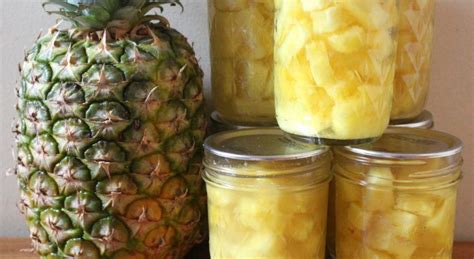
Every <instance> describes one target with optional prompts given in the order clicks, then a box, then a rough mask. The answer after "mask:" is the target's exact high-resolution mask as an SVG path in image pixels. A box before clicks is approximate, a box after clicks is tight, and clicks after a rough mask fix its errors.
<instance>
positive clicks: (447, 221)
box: [426, 191, 456, 234]
mask: <svg viewBox="0 0 474 259" xmlns="http://www.w3.org/2000/svg"><path fill="white" fill-rule="evenodd" d="M455 211H456V192H455V191H452V192H451V195H450V196H448V197H446V198H445V199H444V201H443V203H442V205H441V207H440V208H438V209H437V210H436V212H435V213H434V216H433V217H431V218H429V219H428V220H427V221H426V227H427V228H428V229H430V230H433V231H435V232H437V233H446V234H447V233H449V234H452V232H453V230H454V214H455Z"/></svg>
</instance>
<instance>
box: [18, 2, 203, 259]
mask: <svg viewBox="0 0 474 259" xmlns="http://www.w3.org/2000/svg"><path fill="white" fill-rule="evenodd" d="M163 4H171V5H175V4H178V5H181V3H179V1H178V0H47V1H45V3H44V6H46V8H49V13H55V14H59V15H60V16H62V17H63V18H64V19H66V20H69V21H70V22H71V24H72V27H71V28H70V29H68V30H61V29H59V28H58V27H57V26H56V27H53V28H52V29H50V30H49V33H48V34H47V35H45V36H43V37H40V38H39V39H38V40H37V41H36V43H35V44H34V47H33V48H32V49H31V50H30V51H28V53H27V55H26V58H25V61H24V63H23V65H22V66H21V86H20V88H19V89H18V96H19V102H18V108H17V109H18V114H19V121H18V125H17V128H16V133H17V143H18V165H17V175H18V179H19V186H20V190H21V200H20V206H19V207H20V209H21V211H22V213H23V214H24V215H25V217H26V219H27V224H28V227H29V229H30V232H31V239H32V242H33V246H34V248H35V250H36V251H37V252H38V253H39V254H40V255H41V256H43V257H45V258H64V257H66V258H180V257H182V256H184V254H185V253H186V252H187V251H188V250H189V249H190V248H191V246H192V245H193V244H195V243H196V242H197V241H199V239H200V238H201V237H202V231H203V230H204V225H205V224H202V223H203V222H202V221H203V220H202V219H204V214H205V194H204V193H205V192H204V188H203V184H202V182H201V179H200V176H199V170H200V162H201V150H200V146H201V143H202V141H203V138H204V135H205V128H206V117H205V113H204V106H203V95H202V84H203V83H202V77H203V73H202V70H201V69H200V67H199V65H198V62H197V60H196V58H195V55H194V51H193V49H192V47H191V46H190V45H189V44H188V43H187V40H186V38H185V37H184V36H182V35H181V34H180V33H179V32H177V31H176V30H174V29H172V28H170V27H169V24H168V22H167V20H166V19H165V18H164V17H162V16H159V15H155V14H153V15H150V14H149V13H150V11H151V10H152V9H154V8H160V9H161V8H162V5H163ZM53 6H58V8H54V7H53ZM51 7H53V9H51Z"/></svg>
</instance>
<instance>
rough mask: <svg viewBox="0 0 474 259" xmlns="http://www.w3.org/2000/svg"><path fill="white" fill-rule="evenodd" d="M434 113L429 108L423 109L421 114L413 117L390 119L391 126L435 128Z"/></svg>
mask: <svg viewBox="0 0 474 259" xmlns="http://www.w3.org/2000/svg"><path fill="white" fill-rule="evenodd" d="M433 126H434V121H433V114H432V113H431V112H430V111H428V110H423V111H422V112H421V113H420V115H418V116H417V117H415V118H413V119H401V120H393V121H390V125H389V127H391V128H421V129H430V128H433Z"/></svg>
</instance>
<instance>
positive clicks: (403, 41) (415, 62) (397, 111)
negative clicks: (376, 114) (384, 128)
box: [390, 0, 435, 121]
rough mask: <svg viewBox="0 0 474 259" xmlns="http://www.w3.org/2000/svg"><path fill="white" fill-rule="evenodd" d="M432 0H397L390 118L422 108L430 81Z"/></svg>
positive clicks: (408, 115)
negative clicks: (395, 53)
mask: <svg viewBox="0 0 474 259" xmlns="http://www.w3.org/2000/svg"><path fill="white" fill-rule="evenodd" d="M434 10H435V0H426V1H417V0H400V32H399V40H398V52H397V69H396V73H395V85H394V95H393V107H392V114H391V118H390V119H391V120H396V121H399V120H402V121H403V120H407V119H412V118H414V117H416V116H418V115H420V113H421V112H422V111H423V109H424V107H425V103H426V99H427V96H428V90H429V83H430V68H431V52H432V49H433V29H434V22H433V21H434Z"/></svg>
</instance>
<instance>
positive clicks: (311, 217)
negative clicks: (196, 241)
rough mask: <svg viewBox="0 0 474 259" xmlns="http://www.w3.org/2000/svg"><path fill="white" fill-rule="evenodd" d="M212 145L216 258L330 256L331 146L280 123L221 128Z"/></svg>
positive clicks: (208, 174) (208, 162)
mask: <svg viewBox="0 0 474 259" xmlns="http://www.w3.org/2000/svg"><path fill="white" fill-rule="evenodd" d="M204 147H205V159H204V166H205V169H204V173H203V178H204V180H205V181H206V186H207V193H208V210H209V234H210V251H211V257H212V258H214V259H216V258H226V259H227V258H270V257H271V258H321V259H322V258H324V253H325V240H326V236H325V233H326V217H327V201H328V200H327V199H328V185H329V181H330V179H331V172H330V160H331V153H330V152H329V148H328V147H326V146H316V145H309V144H304V143H298V142H294V141H292V140H289V139H287V138H286V137H285V135H284V133H283V132H282V131H281V130H279V129H274V128H263V129H245V130H237V131H228V132H222V133H218V134H215V135H213V136H211V137H209V138H208V139H207V140H206V142H205V145H204Z"/></svg>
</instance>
